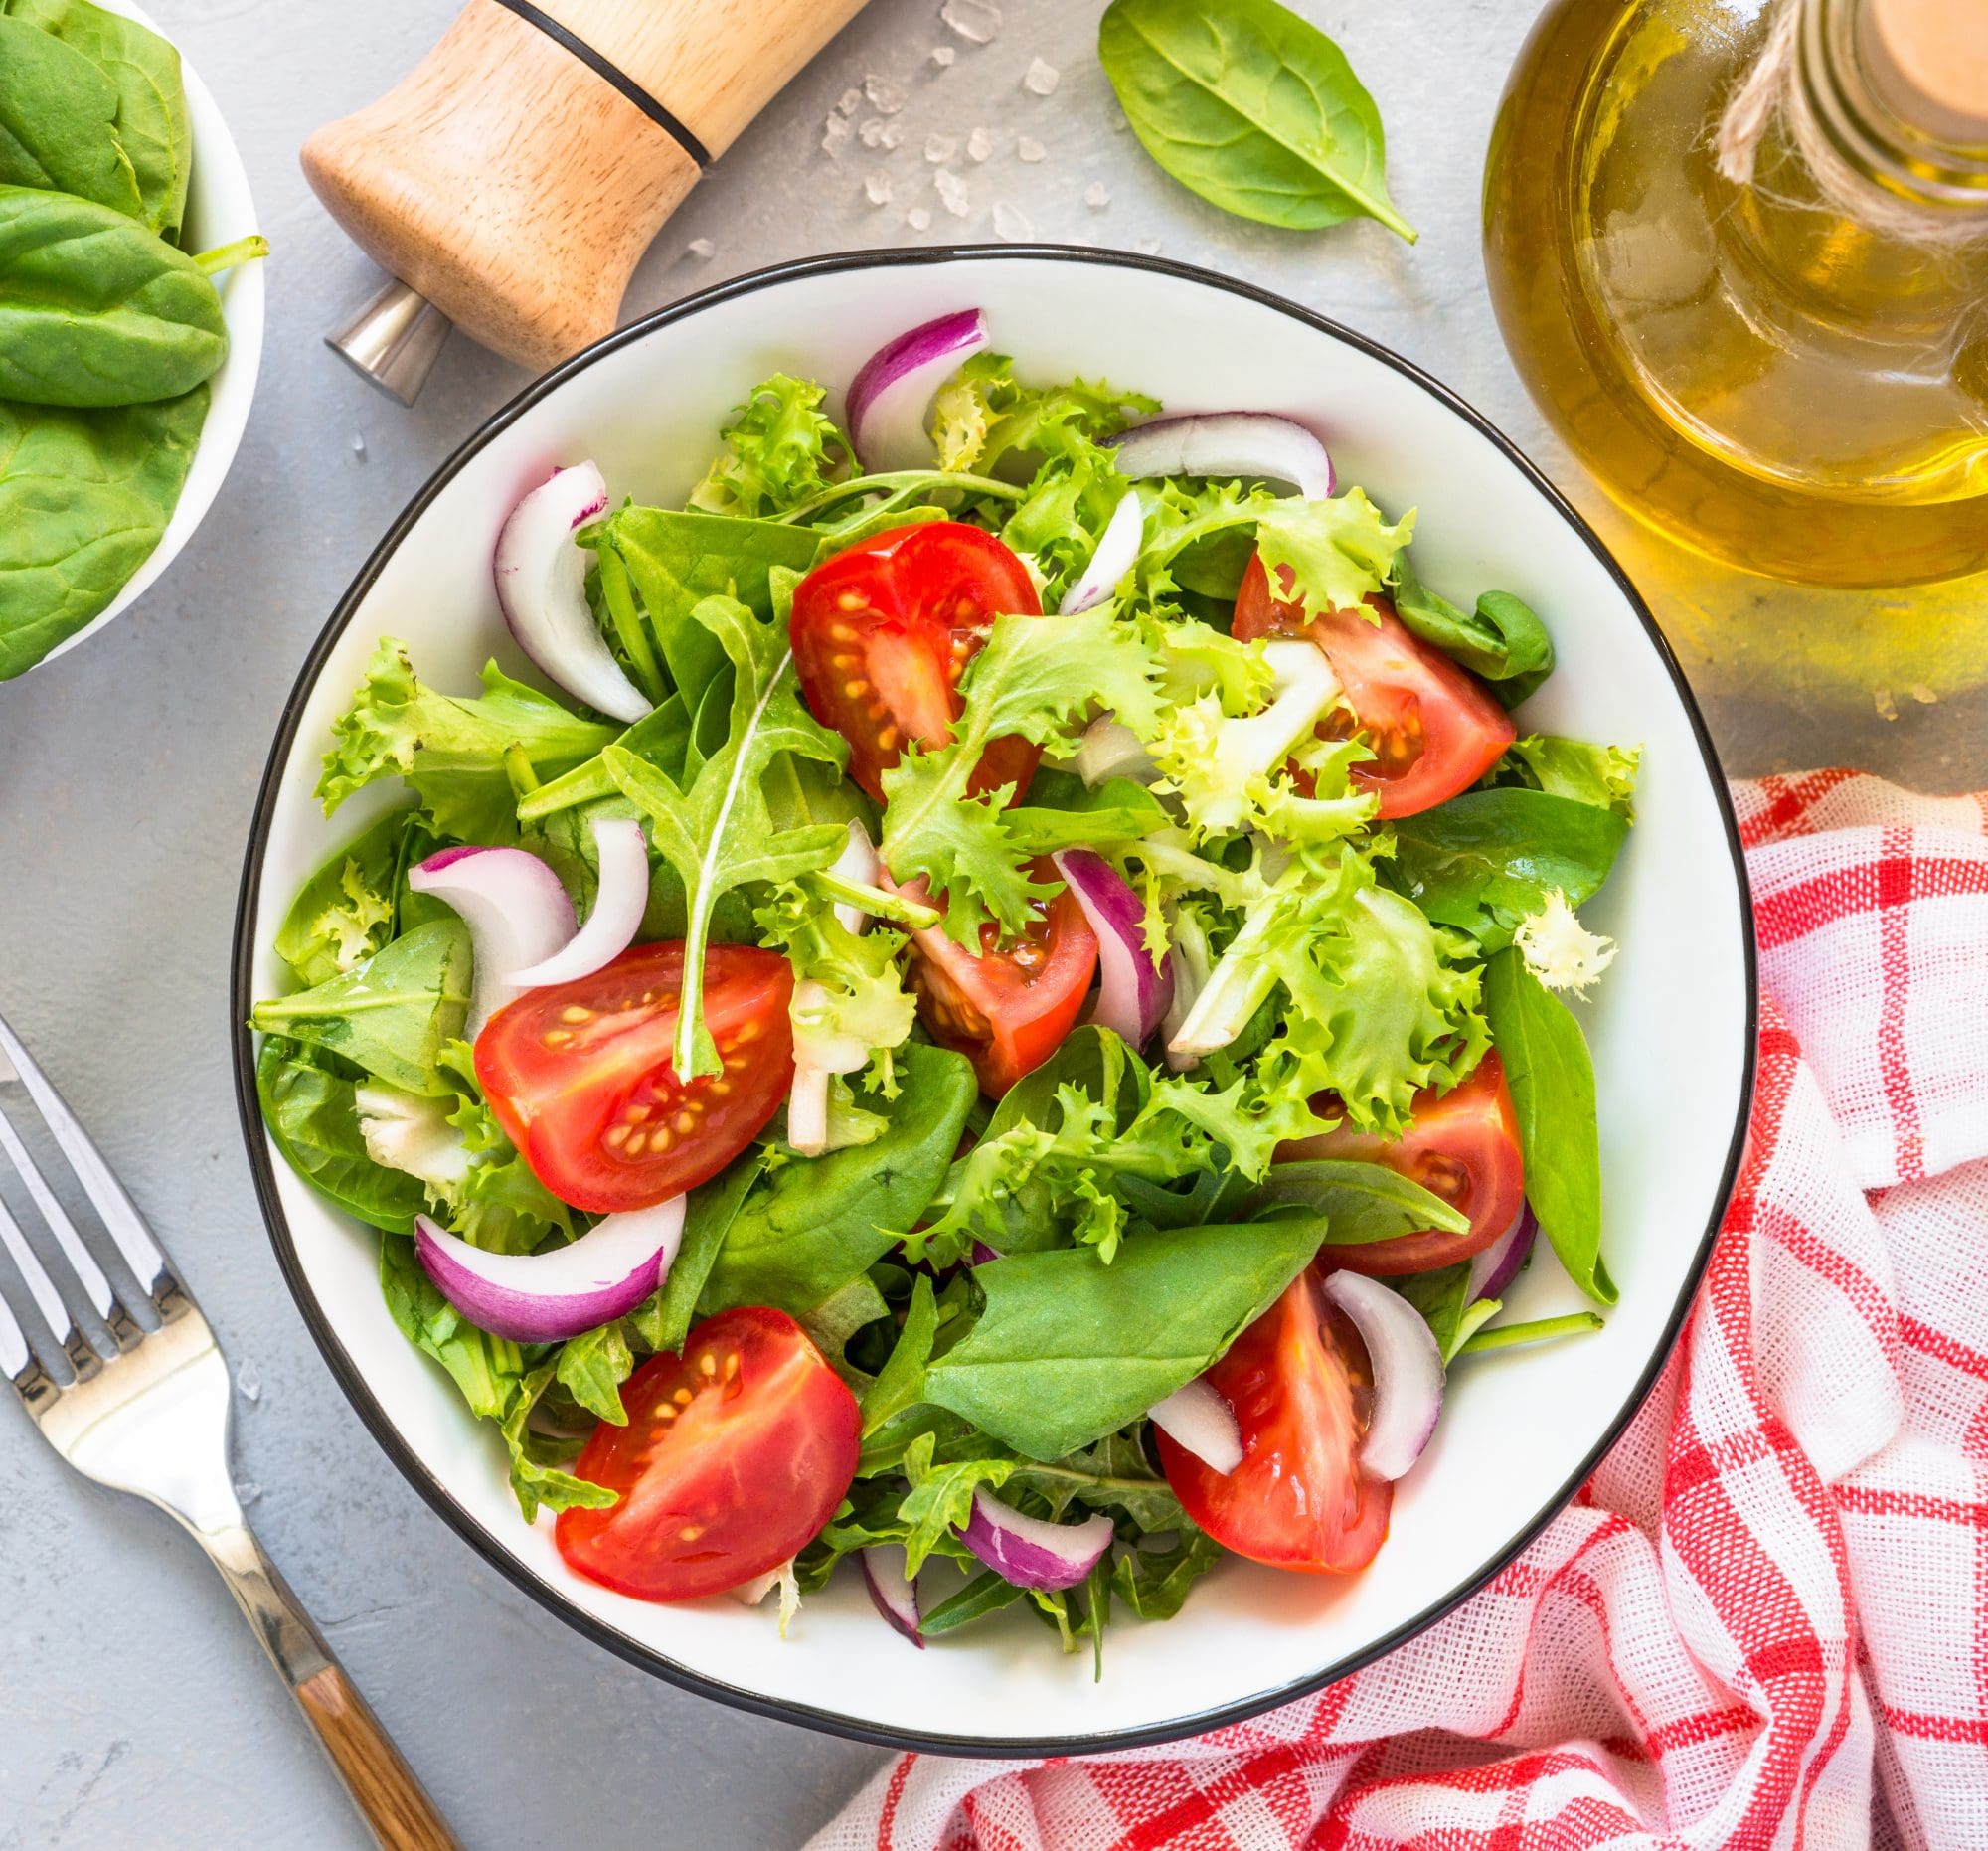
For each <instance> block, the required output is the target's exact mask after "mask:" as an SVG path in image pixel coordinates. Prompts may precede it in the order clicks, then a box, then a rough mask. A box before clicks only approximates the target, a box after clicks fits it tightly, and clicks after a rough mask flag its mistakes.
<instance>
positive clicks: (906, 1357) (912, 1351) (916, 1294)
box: [863, 1272, 938, 1439]
mask: <svg viewBox="0 0 1988 1851" xmlns="http://www.w3.org/2000/svg"><path fill="white" fill-rule="evenodd" d="M937 1335H938V1300H937V1298H936V1297H935V1296H934V1294H933V1292H932V1282H931V1279H930V1278H929V1276H927V1275H926V1274H925V1273H922V1272H920V1273H919V1274H918V1275H917V1278H916V1279H915V1280H914V1281H913V1283H912V1285H911V1303H910V1304H909V1305H907V1306H906V1307H905V1322H904V1325H903V1327H902V1328H901V1329H900V1330H899V1332H898V1341H897V1344H896V1345H895V1347H894V1348H893V1349H892V1351H891V1356H890V1360H889V1361H888V1362H886V1363H885V1365H884V1367H883V1369H882V1370H881V1371H879V1372H878V1374H877V1376H876V1378H875V1379H874V1380H873V1381H872V1382H871V1384H870V1386H869V1388H868V1389H867V1390H865V1391H864V1395H863V1437H864V1438H866V1439H868V1438H869V1437H870V1435H871V1434H872V1433H874V1432H876V1431H877V1430H878V1429H879V1428H881V1427H882V1426H883V1425H884V1423H885V1422H886V1421H888V1420H890V1419H891V1418H892V1417H893V1416H894V1415H900V1414H903V1413H904V1412H905V1410H906V1409H907V1408H912V1407H915V1406H916V1405H917V1404H918V1403H919V1402H920V1401H922V1400H923V1399H924V1392H925V1365H926V1364H927V1363H929V1362H930V1361H931V1354H932V1341H933V1339H934V1338H935V1337H936V1336H937Z"/></svg>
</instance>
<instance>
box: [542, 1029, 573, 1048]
mask: <svg viewBox="0 0 1988 1851" xmlns="http://www.w3.org/2000/svg"><path fill="white" fill-rule="evenodd" d="M572 1039H573V1030H572V1029H570V1028H552V1029H548V1030H547V1031H546V1033H545V1036H544V1041H545V1044H546V1046H547V1047H548V1048H564V1047H565V1046H566V1045H567V1043H568V1042H570V1041H571V1040H572Z"/></svg>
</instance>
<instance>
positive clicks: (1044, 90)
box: [1022, 58, 1063, 96]
mask: <svg viewBox="0 0 1988 1851" xmlns="http://www.w3.org/2000/svg"><path fill="white" fill-rule="evenodd" d="M1062 75H1063V73H1062V72H1060V71H1059V70H1058V69H1057V68H1056V66H1054V65H1050V64H1045V63H1044V62H1043V61H1042V60H1041V59H1040V58H1032V59H1030V60H1029V68H1028V71H1027V72H1026V73H1025V74H1024V75H1023V78H1022V87H1023V88H1024V89H1025V90H1027V91H1029V92H1030V94H1032V95H1035V96H1047V95H1049V94H1050V93H1051V91H1053V90H1054V89H1055V88H1056V86H1057V80H1058V79H1059V78H1060V77H1062Z"/></svg>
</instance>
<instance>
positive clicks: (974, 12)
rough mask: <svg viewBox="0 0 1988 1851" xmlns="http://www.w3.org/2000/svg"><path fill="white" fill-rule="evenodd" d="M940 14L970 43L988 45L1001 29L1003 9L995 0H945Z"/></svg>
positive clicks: (941, 17) (939, 11) (940, 16)
mask: <svg viewBox="0 0 1988 1851" xmlns="http://www.w3.org/2000/svg"><path fill="white" fill-rule="evenodd" d="M938 16H939V18H940V19H942V20H944V21H945V23H946V24H947V25H948V26H950V27H951V28H952V29H953V31H954V32H956V33H958V34H959V36H960V37H961V38H962V39H964V40H965V41H966V42H967V44H969V45H988V44H991V43H992V42H993V39H994V35H995V34H996V33H998V32H999V31H1000V30H1001V9H1000V8H999V7H998V6H996V5H995V4H994V0H945V4H944V5H943V6H942V7H940V8H939V10H938Z"/></svg>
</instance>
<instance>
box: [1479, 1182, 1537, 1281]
mask: <svg viewBox="0 0 1988 1851" xmlns="http://www.w3.org/2000/svg"><path fill="white" fill-rule="evenodd" d="M1539 1231H1540V1223H1539V1217H1538V1216H1536V1215H1535V1214H1534V1213H1533V1205H1532V1204H1531V1203H1530V1202H1521V1203H1520V1204H1519V1212H1518V1214H1517V1215H1515V1216H1514V1217H1513V1218H1512V1225H1511V1226H1510V1227H1509V1228H1507V1229H1506V1230H1505V1232H1504V1233H1503V1234H1501V1235H1500V1236H1499V1237H1498V1238H1497V1239H1496V1240H1495V1241H1493V1242H1492V1243H1491V1245H1490V1246H1489V1247H1487V1248H1486V1249H1485V1250H1484V1251H1483V1252H1482V1253H1481V1254H1479V1255H1478V1256H1477V1258H1476V1259H1475V1260H1473V1261H1472V1262H1470V1295H1469V1297H1468V1298H1467V1299H1466V1300H1465V1302H1466V1303H1468V1304H1475V1303H1476V1302H1477V1300H1478V1299H1480V1298H1496V1297H1499V1296H1500V1295H1501V1294H1502V1293H1503V1292H1504V1290H1505V1287H1506V1286H1508V1285H1509V1284H1511V1282H1512V1281H1513V1280H1514V1279H1515V1278H1517V1277H1518V1276H1519V1268H1520V1267H1521V1266H1523V1265H1524V1264H1525V1263H1526V1256H1527V1255H1528V1254H1530V1253H1531V1252H1532V1251H1533V1238H1534V1236H1536V1235H1537V1234H1538V1233H1539Z"/></svg>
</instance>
